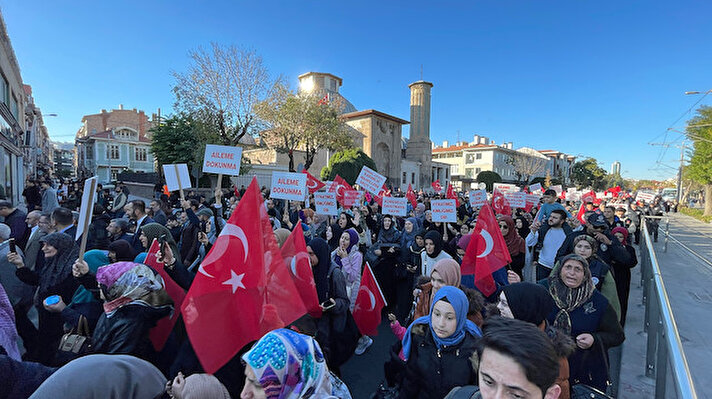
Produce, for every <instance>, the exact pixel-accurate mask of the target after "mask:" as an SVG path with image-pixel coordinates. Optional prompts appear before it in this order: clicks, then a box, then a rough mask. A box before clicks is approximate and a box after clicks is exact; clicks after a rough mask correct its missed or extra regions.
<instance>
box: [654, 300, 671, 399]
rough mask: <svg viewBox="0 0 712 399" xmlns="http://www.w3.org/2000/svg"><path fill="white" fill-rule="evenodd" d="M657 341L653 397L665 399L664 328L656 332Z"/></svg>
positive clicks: (665, 350) (665, 347)
mask: <svg viewBox="0 0 712 399" xmlns="http://www.w3.org/2000/svg"><path fill="white" fill-rule="evenodd" d="M653 302H657V301H653ZM661 324H662V322H661ZM657 341H658V355H657V359H656V361H655V363H656V364H655V397H656V398H657V399H665V388H666V385H667V370H668V347H667V343H666V342H665V330H664V329H662V328H661V329H660V333H659V334H658V340H657Z"/></svg>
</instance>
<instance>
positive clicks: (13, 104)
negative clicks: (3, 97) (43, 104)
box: [10, 94, 19, 122]
mask: <svg viewBox="0 0 712 399" xmlns="http://www.w3.org/2000/svg"><path fill="white" fill-rule="evenodd" d="M18 110H19V108H18V106H17V97H15V95H14V94H13V95H12V97H11V98H10V112H12V116H14V117H15V120H16V121H18V122H19V119H18V117H17V112H18Z"/></svg>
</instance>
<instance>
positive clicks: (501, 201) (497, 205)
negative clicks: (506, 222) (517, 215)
mask: <svg viewBox="0 0 712 399" xmlns="http://www.w3.org/2000/svg"><path fill="white" fill-rule="evenodd" d="M492 209H494V211H495V212H496V213H497V214H499V215H507V216H511V215H512V208H511V207H510V206H509V201H507V198H505V197H504V194H502V193H501V192H500V191H499V190H497V189H496V188H495V189H494V193H493V194H492Z"/></svg>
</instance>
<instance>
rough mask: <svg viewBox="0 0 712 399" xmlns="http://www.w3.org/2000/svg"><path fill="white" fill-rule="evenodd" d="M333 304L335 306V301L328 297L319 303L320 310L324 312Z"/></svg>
mask: <svg viewBox="0 0 712 399" xmlns="http://www.w3.org/2000/svg"><path fill="white" fill-rule="evenodd" d="M334 306H336V302H335V301H334V299H333V298H329V299H328V300H326V301H324V302H322V303H321V310H322V311H324V312H326V311H327V310H329V309H331V308H333V307H334Z"/></svg>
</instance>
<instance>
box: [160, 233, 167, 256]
mask: <svg viewBox="0 0 712 399" xmlns="http://www.w3.org/2000/svg"><path fill="white" fill-rule="evenodd" d="M167 242H168V239H167V237H166V235H165V234H161V236H160V237H158V247H159V248H160V249H161V253H162V254H163V255H165V254H166V243H167Z"/></svg>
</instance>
